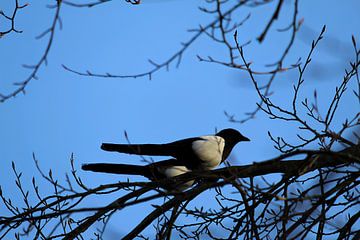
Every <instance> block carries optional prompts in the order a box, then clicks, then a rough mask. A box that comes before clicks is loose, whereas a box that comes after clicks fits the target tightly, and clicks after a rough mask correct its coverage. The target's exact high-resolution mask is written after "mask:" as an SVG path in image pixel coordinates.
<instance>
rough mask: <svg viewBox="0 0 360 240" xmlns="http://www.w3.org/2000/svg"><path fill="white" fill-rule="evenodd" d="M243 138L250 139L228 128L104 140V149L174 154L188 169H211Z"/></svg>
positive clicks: (142, 153) (165, 154)
mask: <svg viewBox="0 0 360 240" xmlns="http://www.w3.org/2000/svg"><path fill="white" fill-rule="evenodd" d="M242 141H250V139H248V138H247V137H245V136H243V135H242V134H241V133H240V132H238V131H237V130H235V129H232V128H228V129H224V130H221V131H220V132H218V133H217V134H215V135H206V136H200V137H193V138H186V139H182V140H178V141H175V142H170V143H165V144H114V143H103V144H102V145H101V149H102V150H105V151H110V152H120V153H127V154H137V155H148V156H171V157H174V158H175V159H176V161H178V165H182V166H185V167H186V168H187V169H189V170H211V169H213V168H215V167H217V166H219V165H220V164H221V163H222V162H223V161H225V160H226V158H227V157H228V156H229V155H230V152H231V150H232V149H233V147H234V146H235V145H236V144H237V143H239V142H242ZM172 161H174V160H172ZM174 162H175V161H174Z"/></svg>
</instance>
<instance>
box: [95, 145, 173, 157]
mask: <svg viewBox="0 0 360 240" xmlns="http://www.w3.org/2000/svg"><path fill="white" fill-rule="evenodd" d="M101 149H102V150H104V151H109V152H120V153H128V154H137V155H147V156H173V155H174V151H173V149H172V147H171V146H170V145H169V144H114V143H103V144H102V145H101Z"/></svg>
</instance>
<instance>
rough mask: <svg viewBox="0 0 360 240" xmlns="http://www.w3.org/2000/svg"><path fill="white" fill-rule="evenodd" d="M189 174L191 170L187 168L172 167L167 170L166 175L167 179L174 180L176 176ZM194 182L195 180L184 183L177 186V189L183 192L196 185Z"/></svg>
mask: <svg viewBox="0 0 360 240" xmlns="http://www.w3.org/2000/svg"><path fill="white" fill-rule="evenodd" d="M187 172H190V170H189V169H188V168H187V167H185V166H172V167H169V168H167V169H165V172H164V174H165V176H166V177H167V178H172V177H176V176H179V175H181V174H184V173H187ZM194 181H195V180H190V181H187V182H184V183H182V184H180V185H179V186H177V188H176V189H177V190H179V191H183V190H185V189H187V188H189V187H191V186H192V185H193V184H194Z"/></svg>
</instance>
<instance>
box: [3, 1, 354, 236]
mask: <svg viewBox="0 0 360 240" xmlns="http://www.w3.org/2000/svg"><path fill="white" fill-rule="evenodd" d="M19 1H20V3H21V4H23V3H25V2H24V1H22V0H19ZM28 2H29V4H30V5H29V6H28V7H26V8H25V9H23V10H21V11H20V12H19V13H18V15H17V18H16V26H17V28H18V29H20V30H23V33H22V34H16V33H11V34H9V35H7V36H5V37H3V38H1V39H0V53H1V57H0V61H1V64H0V72H1V77H0V92H1V93H8V92H11V91H12V90H13V89H14V86H13V85H12V83H13V82H17V81H22V80H23V79H25V78H26V77H27V76H28V74H29V70H28V69H24V68H22V67H21V65H22V64H24V63H25V64H33V63H35V62H37V61H38V59H39V57H40V55H41V54H42V53H43V50H44V48H45V46H46V42H47V38H43V39H41V40H35V36H37V35H38V34H39V33H41V32H42V31H44V30H45V29H46V28H48V27H49V26H50V24H51V21H52V18H53V14H54V11H53V10H49V9H48V8H46V4H47V3H53V1H28ZM276 4H277V2H273V3H271V4H268V5H266V6H263V7H260V8H258V9H256V11H254V9H252V8H244V9H243V10H241V11H238V12H237V14H238V15H237V16H239V19H241V18H244V17H245V16H246V15H247V14H248V13H250V12H251V13H252V16H251V19H250V20H249V21H248V22H247V23H246V24H245V25H244V26H243V28H241V29H239V40H240V41H241V42H246V41H248V40H252V43H251V44H250V45H249V46H247V47H246V48H245V55H246V57H247V59H248V60H250V61H252V62H253V65H252V66H253V67H254V68H257V69H259V70H266V69H267V68H265V67H264V65H265V64H268V63H271V62H274V61H276V60H277V59H278V57H279V54H280V52H281V47H282V46H283V44H284V39H285V41H287V40H288V35H287V34H286V33H277V32H274V30H275V29H278V28H282V27H284V26H287V24H288V23H289V21H290V17H291V14H292V6H293V3H292V1H286V4H285V6H284V9H283V11H282V12H281V15H280V19H279V21H277V22H276V23H275V25H274V26H273V27H272V29H271V30H272V31H270V33H269V35H268V36H267V38H266V39H265V41H264V43H263V44H259V43H258V42H256V40H255V38H256V37H257V36H258V35H259V34H260V33H261V31H262V30H263V28H264V26H265V24H266V23H267V20H268V19H269V18H270V16H271V14H272V13H273V9H274V8H275V6H276ZM201 5H204V3H203V1H200V0H196V1H195V0H194V1H190V0H170V1H166V0H153V1H152V0H143V3H142V4H140V5H137V6H133V5H129V4H126V3H125V2H123V1H112V2H110V3H106V4H102V5H100V6H98V7H94V8H91V9H88V8H82V9H80V8H73V7H69V6H66V5H63V7H62V12H61V19H62V22H63V29H62V30H61V31H59V29H57V31H56V33H55V40H54V42H53V45H52V48H51V50H50V54H49V56H48V62H49V63H48V65H47V66H46V67H42V68H41V69H40V71H39V73H38V77H39V80H33V81H32V82H31V83H30V84H29V85H28V87H27V88H26V92H27V94H26V95H23V94H20V95H18V96H17V97H16V98H14V99H10V100H8V101H6V102H5V103H1V104H0V121H1V124H0V133H1V135H0V146H1V147H0V156H1V161H0V169H1V170H0V183H1V186H2V188H3V190H4V192H5V194H6V195H8V196H14V197H13V198H14V199H16V196H19V200H20V195H19V193H18V192H17V190H16V189H15V188H14V186H15V185H14V175H13V174H12V173H11V161H14V162H15V163H16V165H17V168H18V169H19V170H21V171H22V172H23V174H24V176H23V179H24V180H25V181H28V180H30V179H31V177H32V176H33V175H35V176H37V175H38V174H37V173H36V170H35V166H34V164H33V161H32V153H33V152H34V153H35V154H36V156H37V158H38V160H39V161H40V164H41V166H42V167H43V168H44V169H45V170H46V171H47V170H48V169H49V168H51V169H52V170H53V173H54V175H55V176H57V177H58V178H59V179H61V180H63V179H64V173H65V172H69V170H70V164H69V156H70V155H71V153H74V156H75V161H76V166H77V167H80V165H81V164H82V163H89V162H121V163H141V158H140V157H136V156H127V155H119V154H115V153H107V152H103V151H101V150H100V148H99V146H100V144H101V142H103V141H106V142H125V141H126V139H125V137H124V134H123V133H124V131H125V130H126V131H127V133H128V135H129V137H130V140H131V141H132V142H139V143H141V142H143V143H146V142H159V143H161V142H167V141H173V140H176V139H180V138H185V137H191V136H197V135H202V134H209V133H214V131H215V128H217V129H222V128H226V127H232V128H236V129H238V130H240V131H241V132H242V133H243V134H244V135H245V136H248V137H249V138H250V139H251V140H252V141H251V142H250V143H243V144H239V145H238V146H237V147H236V148H235V149H234V150H233V154H232V156H231V157H232V164H250V163H252V162H254V161H261V160H265V159H267V158H270V157H272V156H275V155H276V154H277V152H276V150H275V149H274V148H273V144H272V143H271V141H270V139H269V138H268V136H267V131H268V130H271V131H272V133H273V134H274V135H276V136H284V137H287V138H288V139H294V135H295V134H294V131H296V128H295V127H294V126H290V125H289V124H284V123H282V122H277V121H271V120H269V119H268V118H267V117H266V116H265V115H264V114H262V113H259V114H258V115H257V118H256V119H254V120H252V121H249V122H246V123H245V124H235V123H230V122H229V121H228V120H227V118H226V117H225V115H224V113H223V112H224V111H227V112H229V113H232V114H235V115H236V116H237V117H238V118H239V119H241V118H243V117H244V113H245V112H248V111H252V110H253V109H254V108H255V106H256V105H255V104H256V101H257V100H258V98H257V95H256V93H255V91H254V88H253V86H252V84H251V82H250V79H249V78H248V76H247V74H246V73H245V72H241V71H239V70H233V69H228V68H225V67H223V66H219V65H215V64H208V63H203V62H199V61H198V60H197V58H196V55H201V56H204V57H206V56H214V57H219V58H223V57H225V56H226V55H225V54H226V53H227V51H226V49H224V48H223V47H222V46H220V45H218V44H215V43H214V42H212V41H210V40H209V39H207V38H206V37H202V38H200V39H199V40H198V41H197V42H196V43H195V44H194V45H192V46H191V47H190V48H189V49H188V50H187V51H186V52H185V54H184V56H183V59H182V62H181V65H180V67H179V68H178V69H176V68H175V66H174V64H172V65H171V67H170V71H168V72H167V71H165V70H161V71H159V72H157V73H155V74H154V76H153V78H152V80H151V81H149V79H148V78H146V77H145V78H139V79H104V78H89V77H80V76H77V75H74V74H73V73H70V72H67V71H65V70H64V69H63V68H62V67H61V64H65V65H67V66H69V67H72V68H74V69H76V70H79V71H85V70H92V71H94V72H98V73H105V72H110V73H114V74H136V73H140V72H144V71H147V70H149V69H150V68H151V65H150V64H148V62H147V59H149V58H150V59H152V60H154V61H156V62H162V61H164V60H166V59H167V58H168V57H169V56H171V55H172V54H173V53H174V52H175V51H177V50H178V49H179V48H180V46H181V45H180V42H182V41H187V40H188V39H189V38H190V37H191V36H192V33H189V32H187V30H188V29H190V28H196V27H198V26H199V24H205V23H207V22H209V21H210V20H212V16H208V15H205V14H203V13H201V12H200V11H199V10H198V8H197V7H198V6H201ZM12 6H13V1H12V0H2V1H1V2H0V9H3V11H4V12H9V11H11V9H12ZM359 7H360V3H359V2H358V1H355V0H353V1H346V4H345V5H344V4H343V3H339V1H335V0H331V1H328V0H322V1H301V3H300V8H299V17H298V18H299V19H301V18H304V28H303V29H301V30H300V32H299V35H298V38H297V40H296V41H295V45H294V48H293V50H292V52H291V55H290V57H289V60H288V61H286V62H287V63H291V62H294V61H295V60H296V59H297V58H298V57H305V56H306V54H307V53H308V50H309V49H310V43H311V40H312V39H314V38H315V37H316V35H317V33H318V32H319V31H320V30H321V28H322V26H323V25H324V24H326V25H327V32H326V34H325V39H324V40H323V41H322V42H321V43H320V46H319V48H318V49H317V50H316V52H315V54H314V55H313V65H311V66H310V68H309V72H308V74H307V75H305V80H306V83H305V85H304V88H303V89H302V93H301V95H302V96H308V97H309V98H311V97H312V96H313V91H314V89H317V90H318V96H319V100H320V106H322V107H323V109H325V107H326V106H327V102H328V100H329V98H330V97H331V96H332V94H333V92H334V89H335V84H336V83H339V82H340V81H341V80H342V74H343V73H344V70H343V69H344V66H347V64H348V62H349V60H351V59H352V56H353V52H352V51H351V35H352V34H353V35H354V36H355V37H356V39H359V34H360V30H359V27H358V24H359V23H360V15H359V14H358V9H360V8H359ZM3 24H6V23H5V22H4V21H3V19H1V20H0V29H2V27H3V26H4V25H3ZM309 28H310V29H312V30H313V31H314V32H311V30H309ZM358 42H359V41H358ZM349 49H350V50H349ZM296 76H297V75H296V74H295V73H291V72H289V73H284V74H281V75H280V76H279V77H278V79H277V82H276V83H275V84H274V91H275V95H274V101H277V102H278V103H280V104H283V105H286V104H288V103H287V99H289V97H291V96H292V84H293V83H294V81H295V80H296ZM259 79H260V78H259ZM342 104H343V105H342V109H341V112H340V113H339V114H338V116H337V119H338V120H339V123H340V121H342V120H343V116H347V115H349V114H350V113H353V112H354V111H357V110H356V108H357V107H358V103H356V102H355V101H354V100H353V99H352V98H351V96H350V97H346V98H345V100H344V102H342ZM356 104H357V105H356ZM352 106H354V107H352ZM356 106H357V107H356ZM314 147H315V146H314ZM79 175H80V176H81V177H82V178H83V179H84V180H85V182H86V183H88V184H89V185H90V186H96V185H98V184H102V183H107V182H111V181H113V182H114V181H118V180H121V179H122V180H126V177H119V176H108V175H102V174H96V173H84V172H79ZM139 179H140V178H139ZM139 179H138V180H139ZM28 182H29V183H30V181H28ZM48 187H49V186H47V185H46V184H44V185H41V188H42V189H44V192H46V191H51V189H47V188H48ZM94 201H95V202H93V203H95V204H104V203H103V202H101V201H100V200H99V199H98V200H94ZM97 201H100V202H97ZM142 208H143V209H142ZM142 208H132V209H129V210H127V211H125V214H120V215H119V216H117V217H116V218H115V220H113V221H112V222H110V225H109V229H110V233H111V232H115V233H117V234H121V232H124V231H126V230H127V229H128V228H129V227H130V226H134V224H135V223H136V222H137V221H138V220H139V219H142V217H143V216H144V215H142V214H140V213H142V212H144V211H149V210H150V209H151V208H149V207H147V206H145V205H144V206H142ZM3 210H4V209H3V208H1V207H0V215H2V214H3ZM124 216H131V217H127V218H126V222H123V221H122V220H121V219H123V218H122V217H124ZM119 221H121V224H120V225H119ZM148 231H151V229H149V230H148Z"/></svg>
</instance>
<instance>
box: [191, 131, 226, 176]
mask: <svg viewBox="0 0 360 240" xmlns="http://www.w3.org/2000/svg"><path fill="white" fill-rule="evenodd" d="M200 138H202V139H201V140H196V141H194V142H193V143H192V149H193V151H194V153H195V154H196V155H197V157H198V158H200V159H201V160H202V163H201V168H202V169H204V170H211V169H213V168H215V167H217V166H219V165H220V163H221V160H222V155H223V151H224V147H225V140H224V139H223V138H222V137H219V136H202V137H200Z"/></svg>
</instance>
